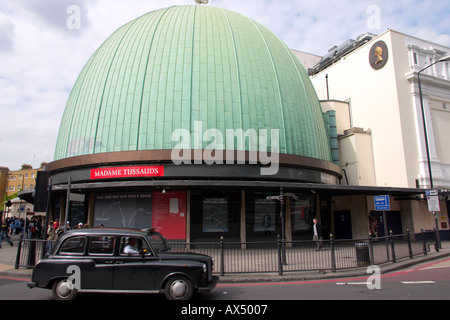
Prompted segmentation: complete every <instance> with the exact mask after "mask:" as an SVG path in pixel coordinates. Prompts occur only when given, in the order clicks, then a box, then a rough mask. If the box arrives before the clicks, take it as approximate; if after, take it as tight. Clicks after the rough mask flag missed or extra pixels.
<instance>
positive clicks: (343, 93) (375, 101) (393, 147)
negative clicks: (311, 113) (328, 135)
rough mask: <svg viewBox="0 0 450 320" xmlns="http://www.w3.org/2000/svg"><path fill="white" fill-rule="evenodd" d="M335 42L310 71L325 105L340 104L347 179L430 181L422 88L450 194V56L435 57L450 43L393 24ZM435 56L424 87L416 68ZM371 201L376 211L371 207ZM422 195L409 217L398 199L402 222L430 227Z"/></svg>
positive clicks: (398, 183)
mask: <svg viewBox="0 0 450 320" xmlns="http://www.w3.org/2000/svg"><path fill="white" fill-rule="evenodd" d="M332 49H333V50H331V49H330V52H329V53H328V54H327V56H325V57H324V58H323V59H322V61H321V62H320V63H319V64H318V65H317V66H316V67H315V68H314V70H312V71H311V72H310V76H311V79H312V82H313V85H314V87H315V89H316V92H317V94H318V96H319V99H320V100H321V103H322V108H323V109H324V111H326V110H329V109H334V110H336V118H337V130H338V134H339V150H340V163H341V167H342V168H343V169H344V172H345V174H346V181H344V183H347V184H349V185H359V186H377V187H386V186H388V187H407V188H416V187H417V188H427V189H428V188H430V187H431V181H430V174H429V168H428V161H427V147H426V144H425V133H424V125H423V120H422V119H423V118H422V108H421V97H420V91H421V92H422V96H423V107H424V113H425V120H426V129H427V134H428V141H429V148H428V150H429V152H428V155H429V157H430V160H431V161H430V163H431V172H432V181H433V186H434V188H436V189H440V190H441V194H443V195H446V193H445V192H446V189H450V148H448V142H447V138H448V137H450V62H448V61H439V62H437V61H438V60H440V59H441V60H442V59H443V58H444V57H446V56H448V55H449V54H450V48H449V47H445V46H443V45H439V44H435V43H431V42H429V41H426V40H422V39H418V38H416V37H412V36H409V35H406V34H403V33H400V32H397V31H393V30H387V31H386V32H384V33H383V34H381V35H379V36H374V35H370V34H366V35H363V36H361V37H360V38H358V39H357V40H356V41H353V40H350V41H347V42H346V43H345V45H343V46H340V47H334V48H332ZM435 62H436V63H435ZM433 63H435V64H434V65H432V66H431V67H430V68H427V69H425V70H423V71H422V72H421V73H420V80H421V90H419V82H418V72H419V71H420V70H422V69H424V68H425V67H427V66H430V65H431V64H433ZM445 198H446V197H442V196H441V199H442V201H441V202H440V204H441V212H440V213H439V215H438V220H437V221H438V222H439V228H440V229H441V230H448V213H447V203H446V201H445ZM347 200H348V199H347ZM366 201H367V202H366V205H365V211H366V212H367V214H368V215H370V214H371V211H372V210H373V208H371V205H370V200H366ZM424 202H425V201H413V202H409V203H408V204H407V206H408V208H410V209H408V210H409V211H410V212H411V216H410V217H409V218H408V219H404V217H405V213H404V208H405V206H406V205H405V203H403V205H401V204H399V210H400V211H401V212H402V213H401V215H402V220H403V227H404V228H403V229H405V226H406V227H408V228H412V229H415V231H418V229H420V227H422V226H423V227H425V228H429V227H427V225H428V226H429V223H430V221H429V216H430V215H429V214H428V210H427V208H426V202H425V206H424ZM336 205H337V206H338V205H339V204H338V202H337V204H336ZM402 206H403V209H402V208H400V207H402ZM418 212H422V214H419V213H418ZM420 215H421V216H420ZM419 216H420V217H419ZM352 218H354V214H353V213H352ZM365 218H366V217H365ZM405 221H408V222H405ZM431 222H432V220H431Z"/></svg>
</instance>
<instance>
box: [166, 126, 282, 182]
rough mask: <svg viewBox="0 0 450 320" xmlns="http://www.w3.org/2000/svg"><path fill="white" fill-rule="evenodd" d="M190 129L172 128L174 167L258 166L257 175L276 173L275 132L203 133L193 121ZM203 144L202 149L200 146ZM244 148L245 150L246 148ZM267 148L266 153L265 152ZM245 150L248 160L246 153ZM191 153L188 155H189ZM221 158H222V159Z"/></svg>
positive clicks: (277, 148) (231, 130)
mask: <svg viewBox="0 0 450 320" xmlns="http://www.w3.org/2000/svg"><path fill="white" fill-rule="evenodd" d="M193 129H194V130H193V131H192V133H191V131H189V130H187V129H176V130H174V131H173V132H172V135H171V140H172V142H175V143H177V144H176V146H175V147H174V148H173V149H172V153H171V160H172V162H173V163H174V164H176V165H180V164H203V163H205V164H207V165H213V164H246V163H248V164H258V163H259V164H260V165H262V167H261V169H260V174H261V175H275V174H277V173H278V170H279V152H280V143H279V140H280V133H279V129H270V130H268V129H259V130H256V129H247V130H245V131H244V130H243V129H226V130H225V132H223V131H221V130H219V129H216V128H211V129H207V130H203V122H202V121H194V128H193ZM204 144H207V145H206V147H205V148H203V145H204ZM246 146H247V147H246ZM269 146H270V151H269V150H268V149H269ZM246 149H247V150H248V153H247V154H248V160H246V151H245V150H246ZM191 150H193V151H192V152H193V153H194V154H193V156H192V152H191ZM224 155H225V159H224Z"/></svg>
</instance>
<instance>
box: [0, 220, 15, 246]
mask: <svg viewBox="0 0 450 320" xmlns="http://www.w3.org/2000/svg"><path fill="white" fill-rule="evenodd" d="M8 228H9V227H8V223H7V222H6V221H2V226H1V230H0V248H1V247H2V241H3V240H5V241H6V242H8V243H9V244H10V245H11V247H12V246H13V242H12V241H11V239H9V235H8Z"/></svg>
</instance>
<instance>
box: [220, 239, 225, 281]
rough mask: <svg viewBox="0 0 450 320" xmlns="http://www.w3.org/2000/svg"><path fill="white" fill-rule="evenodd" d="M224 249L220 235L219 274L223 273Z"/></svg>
mask: <svg viewBox="0 0 450 320" xmlns="http://www.w3.org/2000/svg"><path fill="white" fill-rule="evenodd" d="M224 250H225V242H224V241H223V236H221V237H220V262H221V263H220V275H221V276H224V275H225V261H224V256H225V254H224Z"/></svg>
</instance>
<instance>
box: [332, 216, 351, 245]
mask: <svg viewBox="0 0 450 320" xmlns="http://www.w3.org/2000/svg"><path fill="white" fill-rule="evenodd" d="M334 232H335V239H352V238H353V232H352V219H351V213H350V211H335V212H334Z"/></svg>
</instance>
